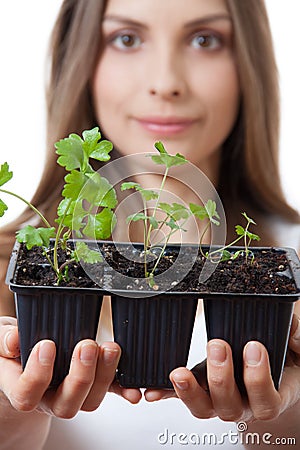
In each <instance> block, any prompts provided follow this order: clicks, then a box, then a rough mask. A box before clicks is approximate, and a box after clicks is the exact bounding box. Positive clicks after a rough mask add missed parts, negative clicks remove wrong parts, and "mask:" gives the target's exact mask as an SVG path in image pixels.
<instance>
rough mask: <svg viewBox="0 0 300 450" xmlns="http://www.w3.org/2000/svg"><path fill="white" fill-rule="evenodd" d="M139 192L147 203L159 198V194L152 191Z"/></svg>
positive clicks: (142, 190)
mask: <svg viewBox="0 0 300 450" xmlns="http://www.w3.org/2000/svg"><path fill="white" fill-rule="evenodd" d="M138 191H139V193H140V194H141V196H142V197H143V199H144V200H145V201H146V202H148V201H149V200H154V199H156V198H158V193H157V192H155V191H153V190H151V189H138Z"/></svg>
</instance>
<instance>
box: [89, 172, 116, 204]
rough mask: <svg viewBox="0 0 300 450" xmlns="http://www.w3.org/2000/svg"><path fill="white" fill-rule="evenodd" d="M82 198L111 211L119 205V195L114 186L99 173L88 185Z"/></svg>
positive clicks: (95, 174)
mask: <svg viewBox="0 0 300 450" xmlns="http://www.w3.org/2000/svg"><path fill="white" fill-rule="evenodd" d="M80 197H81V198H82V199H85V200H87V201H88V202H89V203H90V204H91V205H94V206H100V207H107V208H111V209H112V208H115V207H116V205H117V203H118V200H117V194H116V191H115V189H114V188H113V186H112V185H111V184H110V183H109V181H108V180H107V179H106V178H104V177H101V176H100V175H99V173H97V172H95V173H94V175H93V176H92V177H91V178H90V179H89V181H88V182H87V183H86V185H85V186H84V188H83V190H82V192H81V195H80Z"/></svg>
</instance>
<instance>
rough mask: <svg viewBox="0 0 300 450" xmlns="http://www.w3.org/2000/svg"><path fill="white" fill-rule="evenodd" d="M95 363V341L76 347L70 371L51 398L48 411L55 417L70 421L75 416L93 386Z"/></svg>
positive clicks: (88, 341)
mask: <svg viewBox="0 0 300 450" xmlns="http://www.w3.org/2000/svg"><path fill="white" fill-rule="evenodd" d="M97 361H98V344H97V343H96V342H95V341H92V340H90V339H86V340H84V341H81V342H80V343H78V344H77V345H76V347H75V349H74V352H73V355H72V361H71V365H70V371H69V373H68V375H67V376H66V378H65V379H64V381H63V382H62V384H61V385H60V386H59V388H58V389H57V391H56V393H55V395H54V397H53V398H52V404H51V405H50V409H51V411H52V413H53V414H54V415H55V416H57V417H60V418H64V419H70V418H72V417H74V416H75V415H76V414H77V412H78V411H79V410H80V408H81V406H82V404H83V403H84V401H85V399H86V397H87V395H88V393H89V391H90V389H91V387H92V385H93V382H94V379H95V373H96V367H97Z"/></svg>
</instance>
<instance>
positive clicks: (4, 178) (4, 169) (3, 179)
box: [0, 162, 13, 186]
mask: <svg viewBox="0 0 300 450" xmlns="http://www.w3.org/2000/svg"><path fill="white" fill-rule="evenodd" d="M12 177H13V173H12V172H10V170H9V165H8V164H7V162H5V163H3V164H2V165H1V166H0V186H3V185H4V184H5V183H7V182H8V181H9V180H11V179H12Z"/></svg>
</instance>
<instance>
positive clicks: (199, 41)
mask: <svg viewBox="0 0 300 450" xmlns="http://www.w3.org/2000/svg"><path fill="white" fill-rule="evenodd" d="M191 45H192V47H193V48H195V49H199V48H202V49H207V50H217V49H219V48H221V46H222V39H221V38H220V37H219V36H216V35H215V34H204V33H201V34H200V33H199V34H197V35H196V36H194V37H193V38H192V40H191Z"/></svg>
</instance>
